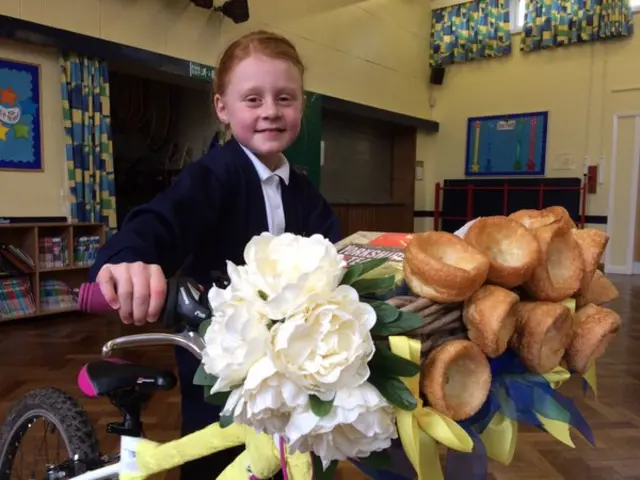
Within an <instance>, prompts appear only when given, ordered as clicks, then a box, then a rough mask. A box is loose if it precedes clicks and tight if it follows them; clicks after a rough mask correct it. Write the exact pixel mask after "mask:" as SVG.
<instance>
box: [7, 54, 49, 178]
mask: <svg viewBox="0 0 640 480" xmlns="http://www.w3.org/2000/svg"><path fill="white" fill-rule="evenodd" d="M40 110H41V108H40V67H39V66H38V65H32V64H29V63H22V62H16V61H13V60H2V59H0V170H18V171H29V172H41V171H42V170H43V164H42V124H41V111H40Z"/></svg>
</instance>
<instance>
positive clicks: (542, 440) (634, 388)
mask: <svg viewBox="0 0 640 480" xmlns="http://www.w3.org/2000/svg"><path fill="white" fill-rule="evenodd" d="M612 278H613V279H614V281H615V283H616V285H617V286H618V288H619V289H620V293H621V296H620V298H619V299H618V300H616V302H615V303H614V304H613V308H615V309H616V310H617V311H618V312H619V313H620V314H621V316H622V318H623V328H622V331H621V333H620V334H619V335H618V337H617V338H616V339H615V340H614V342H613V343H612V344H611V345H610V347H609V350H608V352H607V354H606V356H605V357H604V358H602V359H601V360H600V362H599V363H598V380H599V390H600V395H599V397H598V399H597V400H596V399H594V398H593V395H592V394H590V393H589V394H588V395H587V396H586V397H584V396H583V395H582V393H581V392H580V387H579V385H578V384H577V382H572V383H570V384H568V385H566V386H564V387H563V390H564V391H565V392H567V393H570V394H572V395H573V397H574V398H576V399H577V400H576V403H577V404H578V407H579V408H580V410H581V411H582V412H583V413H584V415H585V416H586V418H587V420H588V422H589V423H590V425H591V427H592V429H593V431H594V434H595V437H596V442H597V446H596V448H592V447H591V446H589V445H588V444H587V443H586V442H584V441H583V440H582V439H581V438H579V437H578V436H577V435H574V441H575V443H576V448H575V449H571V448H568V447H566V446H565V445H563V444H561V443H560V442H558V441H556V440H554V439H553V438H552V437H550V436H549V435H547V434H545V433H542V432H538V431H535V430H533V429H529V428H522V429H521V432H520V435H519V441H518V446H517V450H516V455H515V458H514V461H513V463H512V464H511V466H509V467H504V466H501V465H498V464H496V463H491V468H490V476H489V477H490V479H491V480H512V479H520V480H540V479H545V480H556V479H565V478H567V479H568V478H571V477H572V476H574V475H578V476H579V477H580V479H581V480H631V479H636V480H640V401H639V399H640V277H637V276H636V277H626V276H612ZM134 332H139V330H138V329H136V328H134V327H125V326H123V325H121V324H120V323H119V321H117V320H116V319H113V318H100V317H88V316H80V315H77V316H76V315H68V316H64V317H59V318H53V317H48V318H43V319H40V320H31V321H24V322H20V323H4V324H0V358H1V359H2V360H1V361H0V418H2V419H4V413H5V411H6V409H7V408H8V406H9V404H10V403H11V402H13V401H14V400H15V399H16V398H18V397H19V396H21V395H22V394H24V393H25V392H27V391H28V390H31V389H34V388H38V387H44V386H54V387H59V388H62V389H64V390H66V391H67V392H69V393H70V394H71V395H73V396H74V397H76V398H78V399H79V400H80V402H81V404H82V405H83V406H84V408H85V409H86V410H87V411H88V413H89V415H90V416H91V418H92V420H93V422H94V425H95V426H96V430H97V433H98V434H99V437H100V441H101V445H102V450H103V451H105V452H106V451H113V450H114V449H115V448H117V439H115V438H112V437H110V436H108V435H106V434H105V433H104V428H105V426H106V424H107V423H109V422H111V421H118V420H119V417H118V412H117V411H116V410H115V409H114V408H113V407H112V406H111V405H110V404H109V402H108V401H107V400H102V399H98V400H95V399H87V398H84V397H83V396H82V394H81V392H80V391H79V389H78V388H77V386H76V376H77V373H78V370H79V369H80V367H81V366H82V365H83V363H85V362H87V361H89V360H91V359H95V358H99V356H100V349H101V346H102V344H103V343H104V342H106V341H107V340H109V339H111V338H113V337H116V336H120V335H125V334H128V333H134ZM125 358H127V359H130V360H133V361H136V362H143V363H148V364H150V365H154V366H158V367H166V368H171V367H172V365H173V351H172V349H171V348H170V347H167V348H164V347H162V348H159V347H149V348H146V349H143V350H139V351H136V352H128V353H127V355H126V356H125ZM179 402H180V397H179V394H178V392H177V391H173V392H163V393H159V394H158V395H157V396H156V397H155V398H154V399H153V400H152V402H151V404H150V405H149V408H148V410H147V411H146V412H145V415H144V421H145V430H146V433H147V435H148V436H149V437H150V438H152V439H154V440H158V441H168V440H171V439H173V438H176V436H177V435H178V432H179V422H180V418H179V416H180V413H179V411H180V410H179V405H180V403H179ZM347 470H348V469H345V470H343V471H342V472H341V477H342V478H347V477H349V478H352V479H356V478H362V477H361V476H360V475H359V474H355V473H354V472H350V471H347ZM161 477H166V478H177V475H176V474H175V472H171V473H169V474H167V475H166V476H165V475H162V476H161Z"/></svg>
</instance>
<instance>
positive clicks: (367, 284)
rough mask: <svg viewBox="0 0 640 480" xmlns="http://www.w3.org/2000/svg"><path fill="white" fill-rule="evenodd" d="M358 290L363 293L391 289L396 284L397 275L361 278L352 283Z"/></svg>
mask: <svg viewBox="0 0 640 480" xmlns="http://www.w3.org/2000/svg"><path fill="white" fill-rule="evenodd" d="M351 286H352V287H353V288H355V289H356V291H357V292H358V293H359V294H360V295H362V294H363V293H374V292H380V291H384V290H390V289H392V288H394V287H395V286H396V277H395V276H394V275H388V276H386V277H378V278H361V279H360V280H356V281H355V282H353V283H352V284H351Z"/></svg>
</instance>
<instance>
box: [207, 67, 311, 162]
mask: <svg viewBox="0 0 640 480" xmlns="http://www.w3.org/2000/svg"><path fill="white" fill-rule="evenodd" d="M214 103H215V108H216V112H217V114H218V118H220V120H221V121H222V122H223V123H225V124H228V125H229V126H230V128H231V133H232V134H233V136H234V137H235V139H236V140H237V141H238V142H239V143H241V144H242V145H244V146H245V147H246V148H248V149H249V150H251V151H252V152H253V153H254V154H255V155H256V156H257V157H258V158H260V159H261V160H262V161H263V162H264V163H266V164H267V166H275V164H274V163H272V162H273V161H274V159H275V158H276V157H277V156H279V154H280V153H282V151H283V150H285V149H286V148H287V147H289V145H291V144H292V143H293V142H294V140H295V139H296V137H297V136H298V133H299V132H300V120H301V117H302V111H303V105H304V98H303V93H302V77H301V75H300V72H299V71H298V69H296V67H294V66H293V65H292V64H291V63H289V62H287V61H284V60H277V59H273V58H269V57H266V56H264V55H260V54H253V55H251V56H250V57H248V58H246V59H245V60H243V61H242V62H240V63H239V64H238V65H236V66H235V68H234V69H233V71H232V72H231V74H230V75H229V79H228V82H227V88H226V91H225V92H224V94H223V95H222V96H220V95H216V96H215V98H214Z"/></svg>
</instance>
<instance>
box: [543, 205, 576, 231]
mask: <svg viewBox="0 0 640 480" xmlns="http://www.w3.org/2000/svg"><path fill="white" fill-rule="evenodd" d="M544 211H545V212H547V213H550V214H552V215H554V216H555V217H556V218H557V219H558V220H559V221H560V223H562V224H563V225H564V227H565V228H566V229H567V230H571V229H572V228H576V224H575V222H574V221H573V220H572V219H571V215H569V212H568V211H567V209H566V208H564V207H561V206H559V205H555V206H553V207H547V208H545V209H544Z"/></svg>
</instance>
